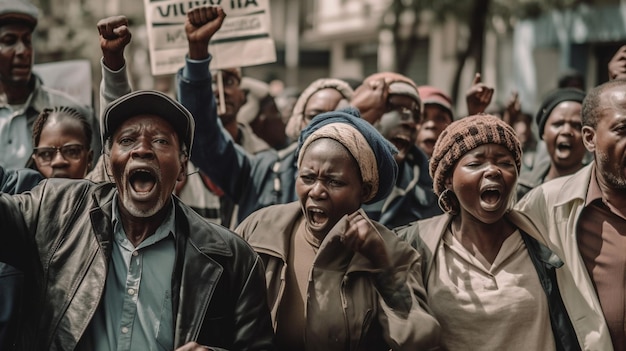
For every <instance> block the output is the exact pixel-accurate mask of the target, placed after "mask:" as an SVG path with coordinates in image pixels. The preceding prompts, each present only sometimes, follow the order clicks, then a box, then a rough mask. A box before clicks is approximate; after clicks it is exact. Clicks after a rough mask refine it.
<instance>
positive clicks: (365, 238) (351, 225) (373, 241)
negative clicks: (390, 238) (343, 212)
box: [341, 211, 391, 270]
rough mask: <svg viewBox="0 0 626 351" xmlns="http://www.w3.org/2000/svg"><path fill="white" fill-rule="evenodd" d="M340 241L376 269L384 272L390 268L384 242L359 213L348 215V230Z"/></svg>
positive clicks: (372, 226)
mask: <svg viewBox="0 0 626 351" xmlns="http://www.w3.org/2000/svg"><path fill="white" fill-rule="evenodd" d="M341 240H342V242H343V244H344V245H345V246H346V247H347V248H349V249H351V250H353V251H355V252H358V253H360V254H361V255H363V256H365V257H367V258H368V259H369V260H370V261H371V262H372V263H373V264H374V266H375V267H376V268H380V269H383V270H386V269H388V268H389V267H390V266H391V263H390V261H389V255H388V254H387V248H386V247H385V241H384V240H383V238H382V236H380V233H378V230H376V228H375V227H374V225H373V224H372V223H371V222H370V221H369V220H367V218H365V217H363V215H362V214H361V213H360V212H359V211H356V212H354V213H352V214H350V215H348V229H347V230H346V232H345V233H344V235H343V237H342V239H341Z"/></svg>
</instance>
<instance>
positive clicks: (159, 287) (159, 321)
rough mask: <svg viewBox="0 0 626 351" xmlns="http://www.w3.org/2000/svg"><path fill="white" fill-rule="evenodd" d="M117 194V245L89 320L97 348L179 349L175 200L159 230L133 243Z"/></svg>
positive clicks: (114, 247)
mask: <svg viewBox="0 0 626 351" xmlns="http://www.w3.org/2000/svg"><path fill="white" fill-rule="evenodd" d="M117 201H118V196H117V194H115V196H114V197H113V219H112V224H113V235H114V240H113V243H114V244H113V245H112V252H111V260H110V261H109V271H108V273H107V281H106V286H105V289H104V298H103V299H102V301H101V303H100V306H99V307H98V310H97V311H96V314H95V316H94V318H93V320H92V323H91V325H90V328H91V330H90V332H91V335H92V337H93V343H94V345H93V349H94V350H95V351H109V350H155V351H156V350H167V351H171V350H173V349H174V323H173V316H172V292H171V290H172V272H173V270H174V261H175V256H176V248H175V237H176V235H175V233H174V223H175V221H174V212H175V211H174V203H173V201H172V205H171V209H170V214H169V215H168V216H167V217H166V218H165V220H164V221H163V223H162V224H161V225H160V226H159V228H157V230H156V232H155V233H154V234H153V235H151V236H149V237H148V238H146V239H145V240H144V241H143V242H141V243H140V244H139V246H137V247H134V246H133V244H132V243H131V242H130V241H129V240H128V239H127V238H126V234H125V232H124V228H123V226H122V222H121V220H120V214H119V209H118V205H117Z"/></svg>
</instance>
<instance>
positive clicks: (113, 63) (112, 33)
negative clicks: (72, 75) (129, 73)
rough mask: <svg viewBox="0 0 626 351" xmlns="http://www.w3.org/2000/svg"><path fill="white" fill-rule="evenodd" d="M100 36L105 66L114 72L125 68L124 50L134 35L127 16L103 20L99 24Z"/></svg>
mask: <svg viewBox="0 0 626 351" xmlns="http://www.w3.org/2000/svg"><path fill="white" fill-rule="evenodd" d="M97 27H98V33H99V34H100V49H101V50H102V59H103V61H104V65H105V66H107V67H108V68H109V69H111V70H113V71H118V70H120V69H121V68H122V67H124V64H125V61H124V49H125V48H126V45H128V43H130V39H131V37H132V35H131V34H130V30H129V29H128V19H127V18H126V17H125V16H113V17H107V18H104V19H101V20H100V21H98V24H97Z"/></svg>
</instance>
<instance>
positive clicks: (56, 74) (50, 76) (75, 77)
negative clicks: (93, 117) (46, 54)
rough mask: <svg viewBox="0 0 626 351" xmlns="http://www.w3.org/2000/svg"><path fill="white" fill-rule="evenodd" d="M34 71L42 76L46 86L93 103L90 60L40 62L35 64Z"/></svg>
mask: <svg viewBox="0 0 626 351" xmlns="http://www.w3.org/2000/svg"><path fill="white" fill-rule="evenodd" d="M33 71H34V72H35V73H37V74H38V75H39V77H41V80H42V81H43V84H44V85H45V86H47V87H50V88H53V89H56V90H60V91H63V92H65V93H66V94H68V95H70V96H72V97H73V98H75V99H76V100H78V102H80V103H82V104H84V105H87V106H91V105H92V91H93V87H92V79H91V63H90V62H89V60H70V61H59V62H50V63H40V64H37V65H34V66H33Z"/></svg>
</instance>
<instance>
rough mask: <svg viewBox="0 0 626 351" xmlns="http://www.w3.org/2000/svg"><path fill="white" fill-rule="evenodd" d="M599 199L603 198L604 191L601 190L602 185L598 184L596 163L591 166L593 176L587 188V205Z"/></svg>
mask: <svg viewBox="0 0 626 351" xmlns="http://www.w3.org/2000/svg"><path fill="white" fill-rule="evenodd" d="M598 199H602V191H601V190H600V185H598V179H597V178H596V164H595V163H594V164H593V166H592V167H591V178H590V179H589V188H588V189H587V196H586V197H585V207H587V206H589V204H591V203H592V202H594V201H596V200H598Z"/></svg>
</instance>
